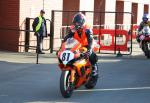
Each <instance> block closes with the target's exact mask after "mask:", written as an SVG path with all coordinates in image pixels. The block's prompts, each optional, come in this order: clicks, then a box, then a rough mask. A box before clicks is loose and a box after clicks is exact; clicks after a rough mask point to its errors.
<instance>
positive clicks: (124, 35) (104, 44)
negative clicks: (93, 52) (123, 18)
mask: <svg viewBox="0 0 150 103" xmlns="http://www.w3.org/2000/svg"><path fill="white" fill-rule="evenodd" d="M93 34H94V36H96V37H97V39H96V38H95V39H96V40H97V43H98V44H99V45H100V49H99V52H101V51H102V50H105V51H129V49H130V48H131V44H130V45H129V42H130V40H129V36H130V35H129V34H128V31H127V30H119V29H118V30H113V29H101V30H98V29H93Z"/></svg>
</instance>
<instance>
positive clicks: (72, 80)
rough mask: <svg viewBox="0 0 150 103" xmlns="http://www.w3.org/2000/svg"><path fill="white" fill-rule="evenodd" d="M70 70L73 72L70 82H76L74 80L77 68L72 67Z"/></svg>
mask: <svg viewBox="0 0 150 103" xmlns="http://www.w3.org/2000/svg"><path fill="white" fill-rule="evenodd" d="M70 72H71V75H70V83H74V81H75V70H74V69H72V70H71V71H70Z"/></svg>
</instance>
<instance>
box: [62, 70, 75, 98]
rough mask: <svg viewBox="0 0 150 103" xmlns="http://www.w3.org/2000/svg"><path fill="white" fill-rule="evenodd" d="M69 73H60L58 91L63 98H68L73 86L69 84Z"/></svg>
mask: <svg viewBox="0 0 150 103" xmlns="http://www.w3.org/2000/svg"><path fill="white" fill-rule="evenodd" d="M70 74H71V73H70V72H69V71H62V73H61V77H60V91H61V94H62V96H63V97H64V98H70V97H71V95H72V93H73V89H74V88H73V85H72V84H71V83H70V81H69V79H70Z"/></svg>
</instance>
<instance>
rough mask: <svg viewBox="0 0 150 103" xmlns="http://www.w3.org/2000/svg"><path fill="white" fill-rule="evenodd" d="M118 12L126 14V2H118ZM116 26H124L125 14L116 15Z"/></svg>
mask: <svg viewBox="0 0 150 103" xmlns="http://www.w3.org/2000/svg"><path fill="white" fill-rule="evenodd" d="M116 12H124V1H116ZM116 24H123V13H116Z"/></svg>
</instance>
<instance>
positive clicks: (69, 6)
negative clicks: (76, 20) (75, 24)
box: [62, 0, 80, 25]
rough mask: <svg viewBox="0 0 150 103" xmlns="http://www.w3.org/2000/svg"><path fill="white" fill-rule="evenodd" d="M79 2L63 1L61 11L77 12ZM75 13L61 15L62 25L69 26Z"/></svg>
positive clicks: (72, 0)
mask: <svg viewBox="0 0 150 103" xmlns="http://www.w3.org/2000/svg"><path fill="white" fill-rule="evenodd" d="M79 2H80V0H63V10H66V11H70V10H72V11H79ZM74 14H75V12H74V13H73V12H65V13H63V20H62V24H63V25H71V24H72V18H73V16H74Z"/></svg>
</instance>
